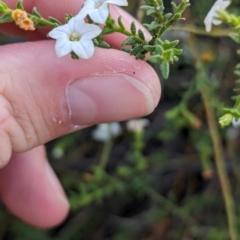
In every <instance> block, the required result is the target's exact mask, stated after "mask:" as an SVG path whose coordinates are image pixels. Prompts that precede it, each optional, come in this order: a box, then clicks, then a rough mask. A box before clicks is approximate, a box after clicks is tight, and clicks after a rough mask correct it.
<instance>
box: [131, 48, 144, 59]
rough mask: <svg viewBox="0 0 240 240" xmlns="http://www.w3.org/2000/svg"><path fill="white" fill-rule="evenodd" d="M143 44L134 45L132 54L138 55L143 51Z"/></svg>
mask: <svg viewBox="0 0 240 240" xmlns="http://www.w3.org/2000/svg"><path fill="white" fill-rule="evenodd" d="M143 50H144V49H143V46H142V45H139V46H136V47H134V48H133V49H132V50H131V53H130V54H131V55H134V56H136V55H137V54H138V53H141V52H142V51H143Z"/></svg>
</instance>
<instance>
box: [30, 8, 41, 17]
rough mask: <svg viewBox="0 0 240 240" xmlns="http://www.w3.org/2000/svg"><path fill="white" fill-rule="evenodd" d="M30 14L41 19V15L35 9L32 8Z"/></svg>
mask: <svg viewBox="0 0 240 240" xmlns="http://www.w3.org/2000/svg"><path fill="white" fill-rule="evenodd" d="M32 14H33V15H34V16H36V17H38V18H41V17H42V16H41V14H40V13H39V12H38V10H37V8H36V7H34V8H33V10H32Z"/></svg>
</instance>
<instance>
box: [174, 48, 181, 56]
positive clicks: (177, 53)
mask: <svg viewBox="0 0 240 240" xmlns="http://www.w3.org/2000/svg"><path fill="white" fill-rule="evenodd" d="M182 52H183V50H182V49H177V48H174V49H173V53H174V54H175V55H181V54H182Z"/></svg>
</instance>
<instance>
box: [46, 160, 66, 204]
mask: <svg viewBox="0 0 240 240" xmlns="http://www.w3.org/2000/svg"><path fill="white" fill-rule="evenodd" d="M46 173H47V177H48V181H49V183H50V184H51V186H52V188H53V194H54V193H55V196H57V197H58V199H59V200H60V201H61V202H62V204H64V205H67V206H68V207H69V203H68V201H67V198H66V195H65V193H64V191H63V188H62V186H61V185H60V182H59V181H58V179H57V176H56V174H55V173H54V171H53V170H52V168H51V166H50V165H49V163H47V164H46Z"/></svg>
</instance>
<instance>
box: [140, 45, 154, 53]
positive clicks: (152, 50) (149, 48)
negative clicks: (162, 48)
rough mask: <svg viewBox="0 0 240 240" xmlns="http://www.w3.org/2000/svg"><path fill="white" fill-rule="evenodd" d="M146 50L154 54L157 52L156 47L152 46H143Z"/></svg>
mask: <svg viewBox="0 0 240 240" xmlns="http://www.w3.org/2000/svg"><path fill="white" fill-rule="evenodd" d="M143 48H144V50H146V51H148V52H154V51H155V48H156V47H155V46H152V45H145V46H143Z"/></svg>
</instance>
